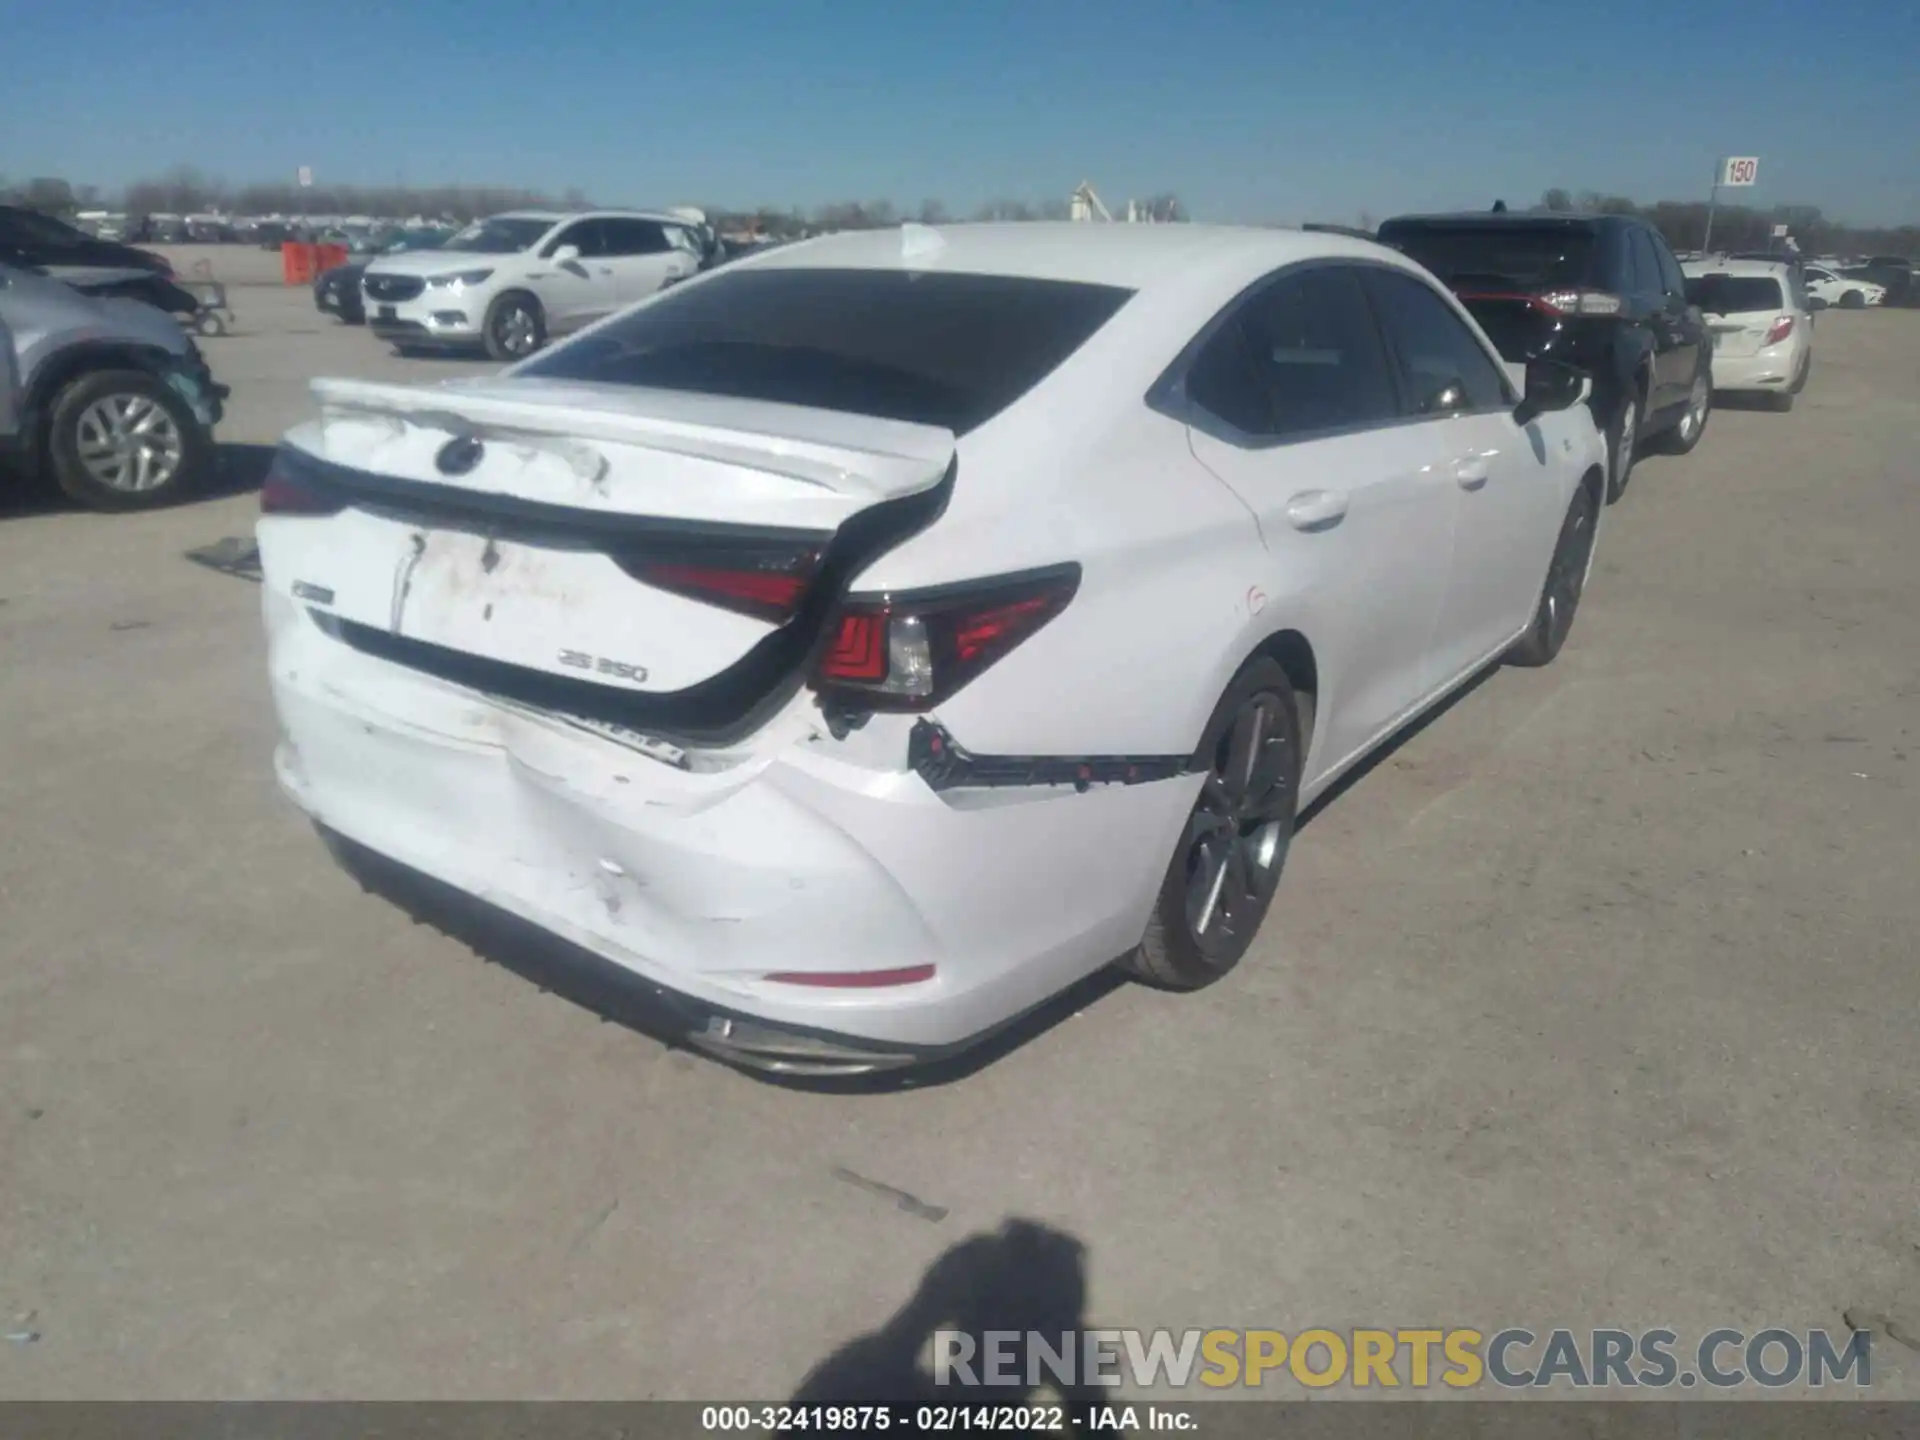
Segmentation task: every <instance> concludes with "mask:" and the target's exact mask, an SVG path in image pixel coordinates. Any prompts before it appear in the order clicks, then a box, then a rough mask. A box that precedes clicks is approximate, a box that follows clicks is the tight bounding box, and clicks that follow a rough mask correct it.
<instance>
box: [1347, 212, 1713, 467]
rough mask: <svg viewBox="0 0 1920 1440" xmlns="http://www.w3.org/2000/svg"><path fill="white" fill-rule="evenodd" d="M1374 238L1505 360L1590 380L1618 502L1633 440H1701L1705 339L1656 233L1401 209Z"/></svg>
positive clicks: (1600, 221) (1630, 221)
mask: <svg viewBox="0 0 1920 1440" xmlns="http://www.w3.org/2000/svg"><path fill="white" fill-rule="evenodd" d="M1379 238H1380V241H1381V243H1382V244H1386V245H1391V246H1393V247H1394V248H1395V249H1397V250H1400V251H1403V252H1404V253H1405V254H1407V255H1408V256H1410V257H1411V258H1413V259H1415V260H1417V261H1419V262H1420V263H1421V264H1422V265H1424V266H1426V267H1427V269H1429V270H1431V271H1432V272H1433V273H1434V274H1435V275H1436V276H1438V277H1439V279H1440V280H1441V281H1442V282H1443V283H1444V284H1446V285H1447V286H1449V287H1450V288H1451V289H1452V290H1453V292H1454V294H1456V295H1457V296H1459V298H1460V300H1461V302H1462V303H1463V304H1464V305H1465V306H1466V307H1467V309H1468V310H1469V311H1470V312H1471V313H1472V314H1473V317H1474V319H1476V320H1478V321H1479V322H1480V328H1481V329H1483V330H1485V331H1486V332H1487V338H1488V339H1490V340H1492V341H1493V343H1494V344H1495V345H1496V346H1497V347H1499V350H1500V353H1501V355H1502V356H1504V357H1505V358H1506V359H1507V360H1509V361H1511V362H1514V363H1520V364H1524V363H1525V362H1526V361H1528V360H1531V359H1533V358H1535V357H1536V356H1542V355H1544V356H1548V357H1551V358H1552V359H1555V360H1561V361H1564V362H1566V363H1568V364H1571V365H1576V366H1578V367H1579V368H1580V369H1582V370H1585V371H1586V372H1587V373H1588V374H1589V375H1591V376H1592V377H1593V396H1592V399H1591V400H1589V401H1588V404H1589V405H1590V406H1591V407H1592V409H1593V419H1594V423H1595V424H1596V425H1598V426H1599V427H1600V429H1601V430H1602V431H1604V432H1605V434H1606V437H1607V453H1608V455H1609V456H1610V457H1611V461H1610V469H1611V471H1612V473H1611V474H1610V475H1608V477H1607V499H1608V500H1610V501H1611V500H1617V499H1619V498H1620V493H1621V491H1623V490H1625V489H1626V488H1627V477H1628V476H1629V475H1630V474H1631V473H1632V471H1633V456H1634V449H1635V446H1636V445H1637V444H1638V443H1639V442H1640V441H1642V440H1645V439H1646V438H1647V437H1649V436H1652V435H1659V436H1660V437H1661V439H1662V442H1663V444H1664V447H1665V448H1666V449H1667V450H1668V451H1670V452H1671V453H1674V454H1685V453H1686V452H1687V451H1689V450H1691V449H1692V448H1693V447H1694V446H1695V445H1697V444H1699V443H1700V435H1701V432H1702V431H1703V430H1704V429H1705V428H1706V424H1707V410H1708V407H1709V405H1710V404H1711V402H1712V395H1713V375H1712V365H1713V341H1712V337H1711V335H1710V333H1709V332H1708V329H1707V324H1706V320H1705V319H1704V317H1702V315H1701V314H1700V311H1699V310H1698V309H1697V308H1696V307H1694V306H1693V305H1691V304H1689V303H1688V302H1687V282H1686V278H1685V277H1684V276H1683V275H1682V274H1681V273H1680V263H1679V261H1677V260H1675V259H1674V258H1673V252H1672V251H1671V250H1670V249H1668V248H1667V242H1666V241H1665V240H1663V239H1662V238H1661V236H1660V232H1659V231H1657V230H1655V229H1654V228H1653V227H1652V226H1651V225H1648V224H1646V223H1645V222H1644V221H1640V220H1636V219H1634V218H1632V217H1631V216H1626V215H1522V214H1514V213H1506V212H1491V213H1481V214H1468V215H1403V216H1400V217H1399V218H1397V219H1393V220H1389V221H1387V222H1386V223H1385V224H1384V225H1382V226H1381V227H1380V231H1379Z"/></svg>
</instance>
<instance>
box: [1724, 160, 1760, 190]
mask: <svg viewBox="0 0 1920 1440" xmlns="http://www.w3.org/2000/svg"><path fill="white" fill-rule="evenodd" d="M1759 178H1760V157H1759V156H1758V155H1736V156H1734V157H1733V158H1732V159H1730V160H1728V161H1726V162H1725V163H1724V164H1723V165H1722V167H1721V170H1720V183H1721V184H1722V185H1751V184H1753V183H1754V181H1756V180H1758V179H1759Z"/></svg>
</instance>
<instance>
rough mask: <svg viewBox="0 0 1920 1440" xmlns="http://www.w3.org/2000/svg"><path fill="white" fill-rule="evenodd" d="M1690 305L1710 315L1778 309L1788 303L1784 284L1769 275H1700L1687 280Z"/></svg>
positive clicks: (1739, 313)
mask: <svg viewBox="0 0 1920 1440" xmlns="http://www.w3.org/2000/svg"><path fill="white" fill-rule="evenodd" d="M1687 303H1688V304H1690V305H1698V306H1699V307H1700V308H1701V309H1702V310H1704V311H1706V312H1707V313H1708V314H1710V315H1743V314H1745V313H1746V312H1747V311H1749V310H1778V309H1779V308H1780V307H1781V306H1782V305H1783V304H1784V303H1786V302H1785V300H1784V298H1783V297H1782V296H1781V294H1780V282H1779V281H1778V280H1774V279H1771V278H1769V277H1767V276H1765V275H1696V276H1693V277H1691V278H1690V279H1688V281H1687Z"/></svg>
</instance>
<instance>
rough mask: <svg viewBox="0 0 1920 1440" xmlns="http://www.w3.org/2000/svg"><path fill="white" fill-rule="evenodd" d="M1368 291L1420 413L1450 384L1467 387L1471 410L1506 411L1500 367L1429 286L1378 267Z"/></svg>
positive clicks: (1371, 275) (1506, 394) (1369, 276)
mask: <svg viewBox="0 0 1920 1440" xmlns="http://www.w3.org/2000/svg"><path fill="white" fill-rule="evenodd" d="M1367 289H1368V291H1369V292H1371V294H1372V295H1373V301H1374V305H1375V307H1376V309H1377V310H1378V311H1379V314H1380V323H1381V325H1382V326H1383V327H1384V328H1385V330H1386V332H1387V343H1388V344H1389V345H1391V346H1392V347H1393V352H1394V355H1395V356H1396V357H1397V358H1398V360H1399V363H1400V369H1401V373H1402V374H1403V376H1404V377H1405V379H1406V387H1407V394H1408V399H1409V400H1410V401H1411V402H1412V404H1413V407H1414V410H1415V411H1416V413H1418V412H1421V411H1424V410H1425V409H1426V408H1427V405H1428V402H1429V401H1431V400H1432V399H1433V398H1434V397H1436V396H1437V395H1438V394H1439V393H1440V391H1441V390H1443V389H1444V388H1446V387H1447V386H1448V385H1455V384H1457V385H1460V386H1463V387H1464V388H1465V390H1466V393H1467V407H1468V408H1469V409H1472V410H1494V409H1504V408H1505V407H1506V405H1507V404H1508V403H1509V401H1508V389H1507V383H1506V380H1505V377H1504V375H1503V374H1502V372H1501V369H1500V367H1499V366H1498V365H1496V364H1495V363H1494V361H1493V357H1492V356H1490V355H1488V354H1487V350H1486V347H1485V346H1484V345H1482V344H1481V343H1480V342H1479V340H1478V339H1476V338H1475V337H1474V333H1473V332H1472V331H1471V330H1469V329H1468V328H1467V327H1466V325H1465V324H1464V323H1463V322H1462V321H1461V319H1460V317H1459V316H1458V315H1456V314H1455V313H1454V311H1453V307H1452V306H1451V305H1449V304H1447V302H1446V301H1445V300H1442V299H1441V298H1440V297H1439V296H1438V295H1436V294H1435V293H1434V292H1433V290H1432V289H1431V287H1429V286H1427V285H1425V284H1423V283H1422V282H1421V281H1419V280H1416V279H1414V278H1413V276H1411V275H1401V274H1397V273H1395V272H1394V271H1391V270H1375V271H1372V272H1370V273H1369V274H1368V276H1367Z"/></svg>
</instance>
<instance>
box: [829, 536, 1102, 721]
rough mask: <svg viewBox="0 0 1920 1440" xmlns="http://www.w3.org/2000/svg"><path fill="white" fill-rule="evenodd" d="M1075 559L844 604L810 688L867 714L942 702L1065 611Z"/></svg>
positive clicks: (1076, 583)
mask: <svg viewBox="0 0 1920 1440" xmlns="http://www.w3.org/2000/svg"><path fill="white" fill-rule="evenodd" d="M1079 588H1080V567H1079V566H1078V565H1059V566H1052V567H1049V568H1048V569H1045V570H1034V571H1029V572H1027V573H1025V574H1022V575H1003V576H999V577H996V578H994V579H990V580H981V581H978V582H974V583H970V584H967V585H964V586H943V587H941V588H940V589H938V590H929V591H925V592H921V593H919V594H906V595H899V596H886V597H878V598H873V599H862V598H853V599H849V600H847V601H846V602H845V603H844V604H843V605H842V606H841V607H840V609H839V610H838V611H837V612H836V614H835V615H834V617H833V619H832V620H831V621H830V622H829V628H828V642H827V648H826V650H825V652H824V653H823V654H822V656H821V658H820V662H819V664H818V666H817V668H816V669H815V671H814V676H813V682H812V683H813V688H814V689H815V690H817V691H819V692H821V694H823V695H829V696H834V697H836V698H838V699H840V700H842V701H843V702H845V703H846V704H848V705H850V706H853V707H856V708H858V709H862V710H892V711H901V710H904V711H917V710H926V709H928V708H930V707H932V706H934V705H937V704H939V703H940V702H941V701H942V700H945V699H946V698H947V697H948V696H950V695H952V694H953V693H954V692H955V691H956V690H958V689H959V688H960V687H961V686H963V685H965V684H966V683H967V682H968V681H969V680H972V679H973V678H974V677H975V676H976V675H978V674H979V673H980V672H981V671H983V670H985V669H986V668H987V667H988V666H990V665H992V664H994V663H995V662H996V661H998V660H999V659H1001V658H1002V657H1003V656H1005V655H1006V654H1007V653H1008V652H1009V651H1011V650H1012V649H1014V647H1015V646H1017V645H1019V644H1021V643H1022V642H1023V641H1025V640H1027V639H1028V638H1029V637H1031V636H1032V635H1033V634H1034V633H1035V632H1036V631H1038V630H1039V629H1040V628H1041V627H1042V626H1043V625H1045V624H1046V623H1047V622H1048V621H1049V620H1051V619H1053V617H1054V616H1056V615H1058V614H1059V613H1060V612H1061V611H1062V610H1064V609H1066V607H1067V602H1068V601H1070V600H1071V599H1073V596H1074V592H1075V591H1077V590H1078V589H1079Z"/></svg>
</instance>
